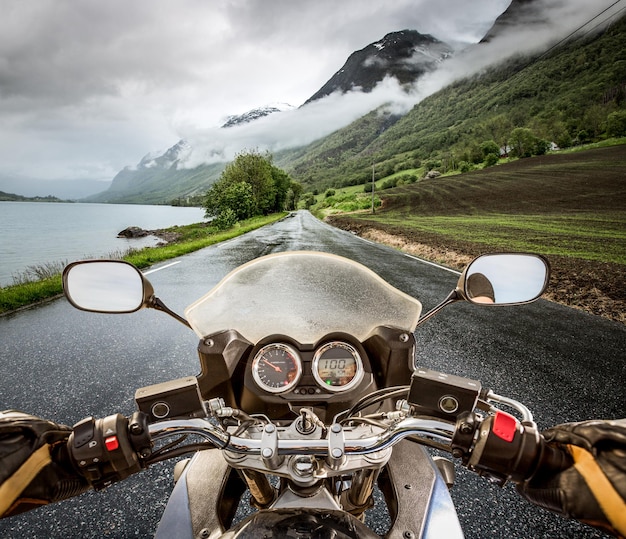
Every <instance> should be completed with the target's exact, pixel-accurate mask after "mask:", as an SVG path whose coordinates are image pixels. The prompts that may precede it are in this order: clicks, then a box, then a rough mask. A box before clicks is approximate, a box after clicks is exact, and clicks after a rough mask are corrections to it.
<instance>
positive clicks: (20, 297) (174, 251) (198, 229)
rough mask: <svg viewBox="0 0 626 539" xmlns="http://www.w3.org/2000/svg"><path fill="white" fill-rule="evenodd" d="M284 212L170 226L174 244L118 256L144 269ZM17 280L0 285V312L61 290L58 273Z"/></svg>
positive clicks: (13, 308) (235, 233) (243, 232)
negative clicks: (215, 224) (218, 225)
mask: <svg viewBox="0 0 626 539" xmlns="http://www.w3.org/2000/svg"><path fill="white" fill-rule="evenodd" d="M285 215H286V213H278V214H273V215H268V216H263V217H253V218H252V219H248V220H246V221H242V222H240V223H237V224H236V225H235V226H233V227H232V228H229V229H228V230H224V231H216V230H215V228H212V227H210V226H208V225H207V223H197V224H193V225H186V226H178V227H172V228H171V229H167V230H169V231H173V232H177V233H179V234H180V238H179V239H178V240H177V241H176V243H171V244H168V245H165V246H163V247H147V248H145V249H141V250H139V251H131V252H129V253H128V254H125V255H123V256H121V257H120V258H123V259H124V260H127V261H128V262H131V263H132V264H134V265H135V266H137V267H138V268H145V267H147V266H150V265H152V264H156V263H157V262H162V261H163V260H169V259H170V258H175V257H178V256H182V255H185V254H188V253H192V252H194V251H197V250H199V249H203V248H204V247H208V246H210V245H213V244H215V243H219V242H222V241H226V240H229V239H231V238H234V237H236V236H240V235H242V234H245V233H246V232H250V231H252V230H254V229H256V228H260V227H262V226H265V225H268V224H270V223H273V222H275V221H278V220H279V219H281V218H283V217H284V216H285ZM116 258H117V257H116ZM45 266H46V269H47V268H49V267H52V266H51V265H48V264H46V265H45ZM18 280H19V281H20V282H18V283H17V284H14V285H12V286H7V287H4V288H0V314H3V313H8V312H11V311H14V310H16V309H19V308H21V307H26V306H29V305H33V304H35V303H39V302H41V301H44V300H46V299H50V298H54V297H56V296H58V295H60V294H62V292H63V286H62V282H61V275H60V273H59V274H56V275H49V276H47V277H45V278H43V279H40V280H35V281H28V280H26V279H25V278H22V279H19V278H18Z"/></svg>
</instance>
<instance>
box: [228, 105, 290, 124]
mask: <svg viewBox="0 0 626 539" xmlns="http://www.w3.org/2000/svg"><path fill="white" fill-rule="evenodd" d="M291 109H293V107H292V106H291V105H288V104H287V103H278V104H275V105H266V106H265V107H259V108H256V109H252V110H249V111H248V112H244V113H243V114H239V115H233V116H229V117H228V118H226V122H225V123H224V125H222V127H234V126H236V125H242V124H247V123H250V122H253V121H254V120H258V119H259V118H264V117H265V116H269V115H270V114H274V113H276V112H283V111H285V110H291Z"/></svg>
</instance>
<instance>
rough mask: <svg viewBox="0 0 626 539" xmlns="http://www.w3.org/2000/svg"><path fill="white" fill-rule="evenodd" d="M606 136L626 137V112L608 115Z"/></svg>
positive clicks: (621, 111) (619, 111)
mask: <svg viewBox="0 0 626 539" xmlns="http://www.w3.org/2000/svg"><path fill="white" fill-rule="evenodd" d="M606 134H607V135H608V136H609V137H623V136H626V111H624V110H618V111H616V112H612V113H611V114H609V115H608V117H607V119H606Z"/></svg>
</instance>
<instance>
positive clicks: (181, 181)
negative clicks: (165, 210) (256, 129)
mask: <svg viewBox="0 0 626 539" xmlns="http://www.w3.org/2000/svg"><path fill="white" fill-rule="evenodd" d="M190 152H191V146H189V144H188V143H187V142H186V141H185V140H180V141H178V142H177V143H176V144H174V146H172V147H171V148H168V149H167V150H166V151H165V152H163V153H161V152H155V153H149V154H147V155H145V156H144V157H143V158H142V159H141V161H139V163H138V164H137V165H136V166H134V167H126V168H124V169H123V170H121V171H120V172H118V174H117V175H116V176H115V178H113V181H112V182H111V186H110V187H109V189H108V190H107V191H105V192H103V193H99V194H97V195H94V196H90V197H88V198H87V199H85V200H86V201H87V202H109V203H130V204H163V203H168V202H170V201H172V200H175V199H179V198H184V197H187V196H192V195H198V194H201V193H204V192H205V191H207V190H208V189H209V187H210V186H211V184H212V183H213V182H214V181H215V180H216V179H217V177H218V176H219V174H220V173H221V171H222V169H223V168H224V164H223V163H217V164H214V165H201V166H198V167H196V168H191V169H189V168H184V167H182V166H181V163H182V161H183V160H184V159H185V158H186V157H187V156H188V155H189V153H190Z"/></svg>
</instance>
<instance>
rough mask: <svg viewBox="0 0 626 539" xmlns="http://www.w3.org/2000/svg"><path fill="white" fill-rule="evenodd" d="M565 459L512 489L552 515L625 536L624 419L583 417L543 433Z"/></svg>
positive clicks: (625, 448)
mask: <svg viewBox="0 0 626 539" xmlns="http://www.w3.org/2000/svg"><path fill="white" fill-rule="evenodd" d="M543 436H544V437H545V439H546V441H547V442H548V446H549V447H552V448H555V449H558V450H561V451H563V452H564V453H566V455H567V456H568V457H569V459H568V460H569V462H570V463H571V465H570V466H568V467H566V468H565V469H563V470H561V471H555V470H548V469H546V468H541V467H540V468H539V469H538V471H537V472H536V473H535V475H534V476H533V477H532V478H531V479H530V480H529V481H526V482H525V483H522V484H520V485H518V487H517V489H518V491H519V492H520V494H521V495H522V496H524V497H525V498H526V499H527V500H529V501H531V502H533V503H535V504H537V505H539V506H541V507H543V508H545V509H549V510H551V511H554V512H556V513H559V514H562V515H565V516H567V517H570V518H574V519H576V520H580V521H581V522H584V523H586V524H589V525H591V526H594V527H597V528H600V529H602V530H603V531H605V532H607V533H610V534H612V535H615V536H617V537H626V419H620V420H615V421H600V420H594V421H583V422H581V423H567V424H564V425H558V426H556V427H553V428H551V429H548V430H546V431H545V432H543Z"/></svg>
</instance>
